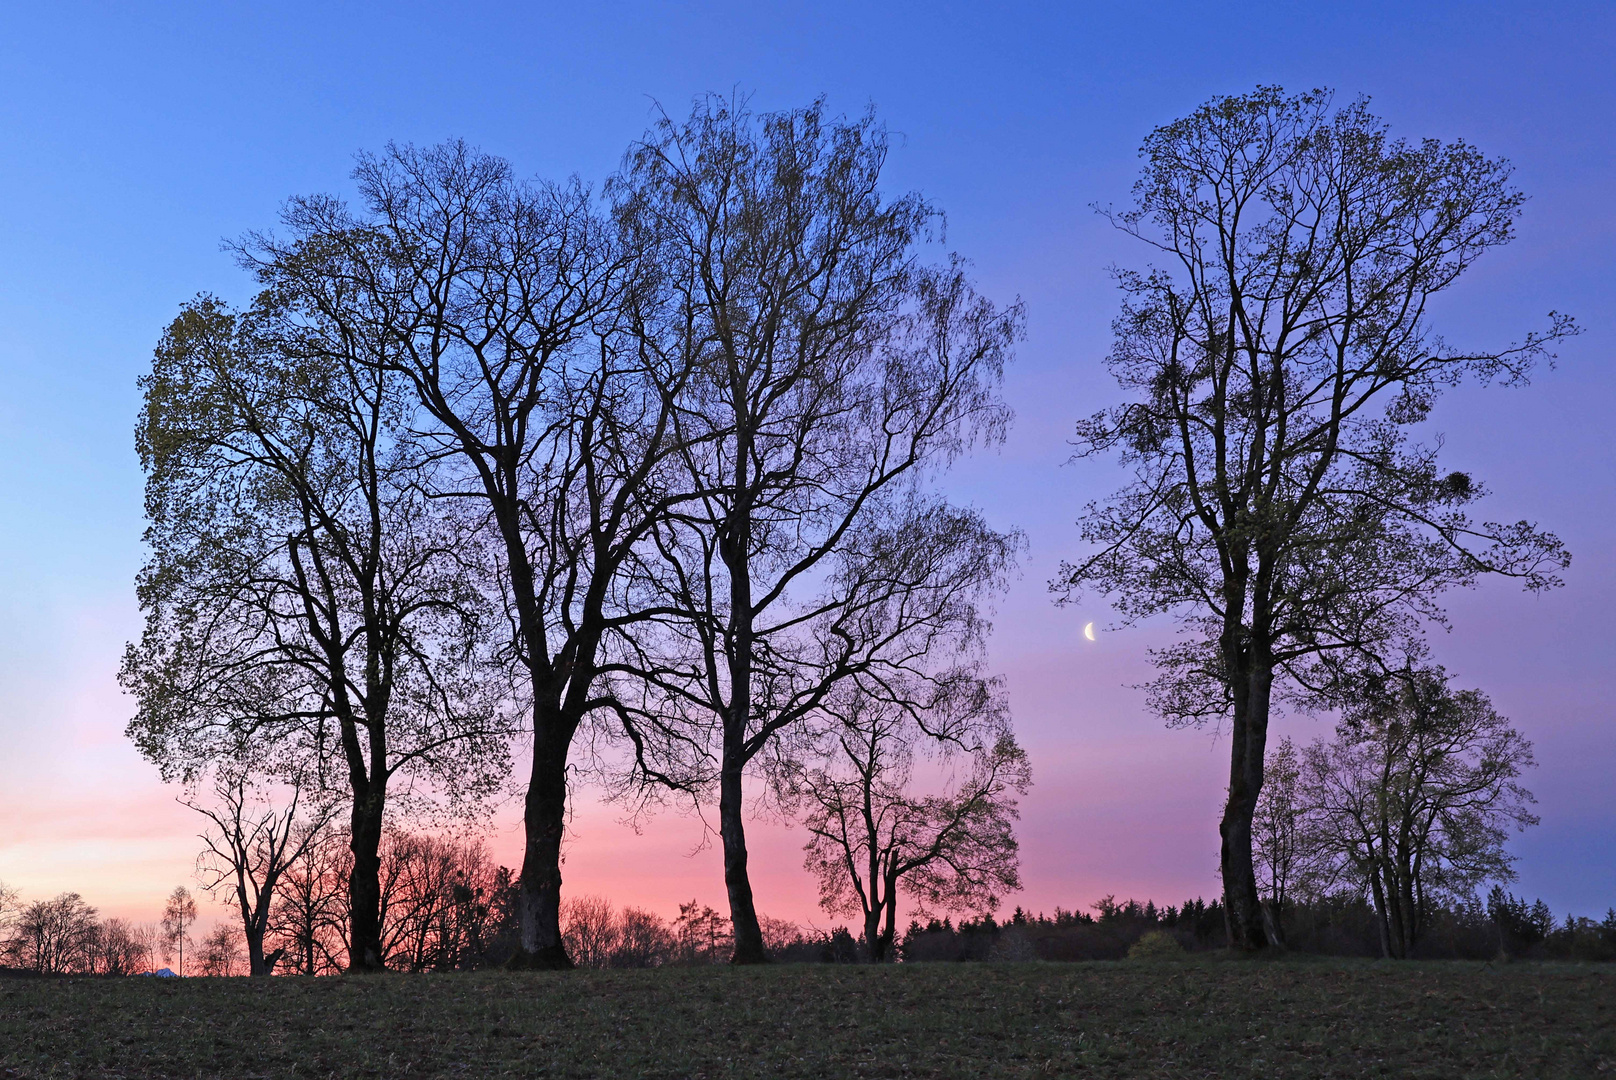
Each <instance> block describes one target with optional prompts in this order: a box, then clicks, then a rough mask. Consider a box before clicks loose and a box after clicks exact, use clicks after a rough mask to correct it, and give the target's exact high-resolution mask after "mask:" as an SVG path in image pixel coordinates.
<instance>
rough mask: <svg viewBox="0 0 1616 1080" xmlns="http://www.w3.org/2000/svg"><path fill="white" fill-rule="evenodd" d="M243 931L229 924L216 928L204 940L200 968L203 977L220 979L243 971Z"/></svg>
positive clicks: (220, 924)
mask: <svg viewBox="0 0 1616 1080" xmlns="http://www.w3.org/2000/svg"><path fill="white" fill-rule="evenodd" d="M241 946H242V934H241V931H240V930H238V929H236V928H235V927H233V926H231V925H230V924H229V923H227V922H222V923H219V924H217V925H216V926H214V928H213V929H212V930H209V931H208V932H207V935H206V936H205V937H203V939H202V950H201V955H200V957H199V961H200V962H199V965H198V966H199V967H200V968H201V969H202V974H203V975H208V976H212V977H214V978H220V977H224V976H229V975H235V974H237V973H238V972H239V971H240V970H241Z"/></svg>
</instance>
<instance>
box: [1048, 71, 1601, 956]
mask: <svg viewBox="0 0 1616 1080" xmlns="http://www.w3.org/2000/svg"><path fill="white" fill-rule="evenodd" d="M1142 156H1143V157H1144V158H1145V168H1144V174H1143V176H1142V177H1141V178H1140V180H1139V182H1138V183H1137V184H1136V185H1135V187H1134V196H1135V200H1136V202H1135V206H1134V207H1133V208H1132V209H1130V210H1128V211H1126V212H1124V213H1120V214H1116V215H1113V216H1112V221H1113V222H1114V223H1115V224H1116V225H1117V226H1118V227H1120V228H1121V229H1122V230H1123V231H1124V232H1126V233H1128V234H1129V235H1131V236H1134V237H1136V238H1138V239H1140V240H1143V241H1145V242H1146V243H1147V244H1149V245H1150V246H1151V247H1152V248H1153V249H1154V250H1155V252H1156V253H1157V254H1158V255H1160V256H1161V258H1162V265H1160V266H1159V267H1157V268H1155V269H1153V270H1151V271H1150V272H1148V273H1140V272H1132V271H1123V272H1121V273H1119V281H1120V284H1121V287H1122V290H1123V293H1124V297H1125V299H1124V303H1123V310H1122V315H1121V316H1120V317H1119V318H1118V319H1117V321H1116V323H1115V334H1116V336H1115V343H1114V345H1113V347H1112V350H1111V353H1110V355H1109V357H1108V358H1107V364H1108V366H1109V368H1110V370H1111V372H1112V373H1113V374H1114V375H1115V376H1116V378H1117V380H1118V382H1119V383H1120V384H1121V386H1122V387H1123V388H1124V389H1125V390H1126V391H1128V392H1129V400H1128V401H1127V402H1126V403H1125V404H1123V405H1121V406H1119V407H1117V408H1115V409H1113V410H1111V411H1109V412H1106V413H1101V414H1098V415H1096V416H1094V417H1093V418H1091V419H1090V420H1087V421H1085V422H1083V423H1081V424H1079V425H1078V432H1077V435H1078V439H1077V447H1078V454H1079V456H1082V455H1089V454H1098V453H1103V452H1107V451H1111V450H1117V451H1120V453H1121V457H1122V460H1123V462H1124V463H1125V464H1126V465H1127V466H1129V467H1131V468H1132V470H1133V472H1134V480H1133V482H1132V483H1130V484H1129V485H1128V486H1126V487H1124V488H1123V489H1121V490H1120V491H1119V492H1118V493H1117V494H1116V495H1114V496H1112V497H1111V498H1110V499H1108V500H1106V501H1104V502H1101V503H1098V504H1091V505H1090V506H1089V508H1088V509H1087V511H1086V513H1085V516H1084V519H1083V521H1082V523H1081V524H1082V534H1083V538H1084V539H1085V540H1086V541H1088V542H1089V543H1090V544H1091V545H1092V546H1093V553H1092V554H1090V555H1089V556H1088V557H1087V558H1085V559H1084V560H1082V561H1081V562H1078V563H1075V564H1068V565H1066V566H1064V567H1063V568H1062V571H1061V575H1060V577H1059V578H1058V579H1057V580H1056V581H1055V582H1053V583H1052V587H1053V588H1054V589H1055V590H1056V591H1057V592H1059V593H1061V594H1063V595H1064V596H1065V597H1066V598H1067V599H1068V600H1070V599H1073V598H1075V597H1076V596H1077V595H1078V594H1079V592H1080V590H1082V589H1084V588H1094V589H1097V590H1099V591H1100V592H1102V593H1107V594H1110V595H1111V596H1112V597H1113V600H1114V602H1115V604H1116V605H1117V607H1118V608H1119V609H1120V610H1121V612H1122V613H1123V615H1124V616H1125V617H1126V618H1127V619H1129V620H1134V619H1141V618H1145V617H1148V616H1151V615H1155V614H1158V613H1170V614H1173V615H1175V616H1177V617H1178V618H1179V619H1180V621H1181V623H1182V624H1183V626H1184V629H1185V635H1186V636H1185V637H1184V639H1183V640H1182V641H1181V643H1180V644H1178V645H1177V646H1175V647H1171V648H1167V649H1163V650H1161V651H1160V652H1158V653H1157V654H1156V657H1155V658H1156V661H1157V663H1158V665H1159V667H1160V668H1161V670H1162V674H1161V676H1160V677H1159V678H1158V680H1157V681H1156V682H1155V683H1154V684H1153V688H1152V694H1151V700H1152V703H1153V705H1154V706H1155V708H1156V709H1157V710H1158V711H1159V712H1160V713H1161V714H1162V715H1164V716H1165V717H1166V718H1167V719H1168V720H1169V722H1172V723H1200V722H1203V721H1205V720H1207V719H1209V718H1217V719H1218V720H1219V721H1220V722H1226V723H1227V724H1228V731H1229V735H1230V739H1229V746H1230V769H1229V787H1228V799H1227V803H1226V805H1225V809H1224V814H1223V819H1222V822H1221V825H1220V832H1221V834H1222V853H1221V856H1220V865H1221V868H1222V874H1223V888H1224V898H1225V901H1226V908H1225V910H1226V916H1227V919H1228V923H1229V939H1230V942H1231V943H1232V944H1233V945H1234V946H1235V947H1236V948H1240V949H1257V948H1261V947H1262V946H1263V945H1264V944H1265V943H1266V942H1267V941H1268V940H1269V934H1268V933H1267V932H1266V931H1265V928H1264V925H1263V919H1262V910H1261V904H1260V902H1259V896H1258V890H1257V881H1256V877H1255V874H1254V871H1253V866H1252V854H1251V842H1252V841H1251V824H1252V815H1253V812H1254V810H1255V808H1256V805H1257V799H1258V797H1259V796H1260V794H1261V792H1262V785H1263V760H1264V754H1265V752H1266V747H1267V738H1268V724H1269V714H1270V709H1271V703H1272V700H1273V696H1274V694H1275V692H1276V689H1277V690H1279V691H1281V692H1283V691H1284V690H1285V689H1286V687H1288V686H1296V685H1301V686H1311V687H1313V688H1315V689H1318V688H1321V687H1322V686H1324V685H1325V684H1326V683H1327V682H1328V681H1329V680H1330V679H1331V678H1332V677H1333V676H1332V672H1334V671H1336V670H1338V669H1340V667H1341V666H1342V664H1343V663H1345V662H1346V661H1345V660H1344V659H1343V658H1344V657H1348V656H1363V655H1392V654H1393V649H1394V646H1395V643H1396V642H1397V641H1398V640H1401V639H1407V638H1409V637H1410V636H1411V635H1413V634H1414V633H1415V631H1416V625H1415V624H1417V623H1419V622H1420V621H1423V620H1440V619H1441V617H1442V613H1441V610H1440V609H1439V607H1438V597H1439V595H1440V594H1441V593H1442V591H1443V590H1445V589H1448V588H1451V587H1454V586H1465V585H1470V584H1472V583H1473V582H1475V581H1476V580H1477V579H1478V578H1480V577H1481V576H1483V575H1485V574H1500V575H1507V576H1511V577H1515V578H1518V579H1520V580H1521V581H1522V582H1523V583H1524V584H1525V585H1526V587H1528V588H1530V589H1545V588H1548V587H1551V586H1553V585H1555V584H1557V583H1558V579H1557V578H1556V576H1555V574H1556V572H1557V571H1559V570H1560V569H1561V568H1563V567H1564V566H1565V565H1566V564H1567V562H1568V556H1567V554H1566V552H1565V549H1564V548H1563V547H1562V546H1561V544H1560V542H1559V541H1558V540H1557V539H1555V537H1554V536H1552V535H1550V534H1548V533H1544V532H1540V531H1538V530H1537V529H1536V528H1535V527H1534V526H1532V525H1530V524H1528V523H1526V522H1520V523H1518V524H1513V525H1504V524H1493V523H1487V522H1477V521H1474V520H1472V518H1471V517H1470V516H1469V514H1468V513H1467V512H1466V509H1465V508H1466V507H1467V506H1468V505H1470V504H1472V503H1474V502H1475V501H1476V500H1477V499H1479V498H1480V497H1481V496H1482V495H1483V494H1484V491H1483V488H1482V486H1481V485H1480V484H1479V483H1478V482H1476V481H1475V480H1473V479H1471V477H1470V476H1469V475H1468V474H1466V473H1463V472H1444V471H1443V470H1441V469H1440V468H1439V467H1438V462H1437V454H1436V451H1435V449H1433V448H1431V447H1428V446H1423V445H1420V444H1419V443H1417V442H1415V441H1413V440H1412V439H1411V438H1410V427H1411V426H1412V425H1415V424H1418V423H1420V422H1421V421H1424V420H1425V419H1426V418H1427V417H1428V416H1429V414H1430V412H1431V408H1432V406H1433V404H1434V402H1435V400H1436V398H1437V396H1438V395H1439V393H1440V392H1441V390H1442V389H1443V388H1445V387H1448V386H1451V385H1454V384H1456V383H1458V382H1460V381H1462V380H1465V379H1474V380H1477V381H1480V382H1484V383H1485V382H1488V381H1501V382H1505V383H1518V382H1522V381H1524V380H1525V379H1526V377H1527V375H1528V373H1529V372H1530V371H1531V369H1532V367H1533V365H1534V363H1536V362H1537V361H1539V360H1541V359H1542V358H1543V357H1544V356H1545V354H1546V350H1547V347H1548V346H1549V345H1550V344H1551V343H1552V342H1553V341H1554V340H1556V339H1559V338H1562V337H1565V336H1566V335H1568V334H1570V333H1572V332H1574V327H1573V326H1572V324H1571V323H1570V321H1569V320H1568V319H1566V318H1564V317H1561V316H1557V315H1556V316H1552V322H1551V325H1550V327H1549V329H1548V330H1546V331H1545V332H1543V333H1534V334H1529V335H1528V336H1527V337H1526V338H1525V340H1524V341H1523V342H1522V343H1520V344H1517V345H1514V346H1511V347H1509V348H1506V349H1502V350H1493V351H1489V350H1468V349H1457V348H1454V347H1452V346H1450V345H1448V344H1447V343H1446V342H1445V341H1444V340H1443V339H1441V338H1440V337H1438V336H1436V335H1435V333H1434V332H1433V331H1432V330H1431V327H1430V324H1429V317H1428V312H1429V307H1430V304H1431V301H1432V300H1433V298H1434V297H1436V296H1437V295H1438V294H1439V293H1441V292H1442V291H1443V290H1445V289H1447V288H1448V287H1449V286H1451V285H1452V284H1454V282H1456V281H1457V280H1458V279H1459V277H1460V276H1461V275H1462V274H1463V273H1464V271H1465V270H1466V269H1468V268H1469V267H1470V266H1471V265H1472V264H1473V263H1474V262H1475V260H1476V259H1477V258H1479V257H1480V256H1481V255H1482V254H1483V253H1484V252H1486V251H1487V250H1488V249H1490V248H1494V247H1497V246H1499V245H1501V244H1504V243H1506V242H1507V241H1508V240H1509V239H1510V237H1511V234H1512V231H1513V228H1514V222H1515V218H1516V215H1517V213H1518V211H1519V208H1520V206H1521V201H1522V196H1521V194H1520V192H1518V191H1517V190H1515V189H1514V188H1513V187H1511V186H1510V183H1509V173H1510V170H1509V167H1508V165H1507V164H1506V163H1504V162H1502V161H1499V160H1494V159H1489V158H1487V157H1486V156H1484V155H1483V154H1481V153H1480V152H1479V151H1477V150H1476V149H1474V148H1473V147H1470V146H1468V145H1466V144H1464V143H1462V142H1454V143H1447V144H1444V143H1440V142H1436V141H1432V140H1427V141H1425V142H1421V143H1418V144H1410V143H1406V142H1403V141H1399V140H1394V139H1392V138H1391V137H1390V136H1389V135H1388V133H1387V129H1386V126H1385V125H1384V124H1383V123H1382V122H1381V121H1380V120H1378V119H1376V118H1375V117H1374V116H1373V115H1372V114H1371V113H1370V112H1369V110H1368V107H1367V105H1366V103H1365V102H1363V101H1356V102H1353V103H1352V104H1350V105H1347V106H1345V107H1344V108H1340V109H1333V106H1332V102H1331V98H1330V95H1329V94H1328V93H1325V92H1322V91H1315V92H1312V93H1306V94H1301V95H1297V96H1287V95H1286V94H1285V93H1284V92H1283V91H1282V90H1280V89H1278V88H1276V87H1261V88H1259V89H1257V90H1256V91H1254V92H1252V93H1250V94H1247V95H1245V96H1241V97H1220V98H1215V99H1213V100H1212V101H1211V102H1209V103H1208V104H1206V105H1204V106H1202V107H1201V108H1199V109H1197V110H1196V111H1195V112H1194V113H1193V114H1191V115H1190V116H1188V117H1186V118H1184V119H1182V120H1179V121H1176V122H1174V123H1172V124H1169V125H1167V126H1166V127H1162V128H1159V129H1157V130H1156V131H1155V132H1153V133H1152V134H1151V135H1150V137H1149V138H1148V139H1146V141H1145V144H1144V147H1143V150H1142ZM1348 666H1350V665H1348Z"/></svg>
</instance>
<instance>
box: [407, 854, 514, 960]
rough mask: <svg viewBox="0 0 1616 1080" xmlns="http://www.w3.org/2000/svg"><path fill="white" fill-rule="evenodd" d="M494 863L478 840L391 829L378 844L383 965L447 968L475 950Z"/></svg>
mask: <svg viewBox="0 0 1616 1080" xmlns="http://www.w3.org/2000/svg"><path fill="white" fill-rule="evenodd" d="M493 886H494V868H493V865H492V864H491V863H490V861H489V859H488V853H487V851H486V850H485V849H484V847H483V844H482V841H480V840H472V841H469V842H465V841H459V840H456V839H454V838H453V837H439V836H431V835H428V834H424V833H406V832H401V831H395V832H393V833H391V834H390V835H389V836H388V837H387V840H386V842H385V843H384V844H383V848H382V898H383V907H382V916H383V917H382V923H383V942H384V944H385V947H386V956H387V960H388V965H389V966H390V967H396V968H399V969H401V970H405V971H452V970H454V969H456V968H458V967H460V966H462V964H463V963H465V962H466V961H468V960H470V959H472V958H474V957H477V956H479V955H480V953H481V940H482V934H483V930H484V924H485V922H486V920H487V917H488V910H487V904H488V897H489V894H490V893H491V891H492V889H493Z"/></svg>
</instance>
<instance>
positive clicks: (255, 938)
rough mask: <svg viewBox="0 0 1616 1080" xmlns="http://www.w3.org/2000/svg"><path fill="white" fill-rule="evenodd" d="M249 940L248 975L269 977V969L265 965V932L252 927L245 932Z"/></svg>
mask: <svg viewBox="0 0 1616 1080" xmlns="http://www.w3.org/2000/svg"><path fill="white" fill-rule="evenodd" d="M245 937H246V938H247V974H248V975H252V976H259V975H268V974H269V968H268V967H266V966H265V965H264V932H263V931H262V930H254V929H252V928H251V927H249V928H247V930H246V931H245Z"/></svg>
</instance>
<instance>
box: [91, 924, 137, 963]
mask: <svg viewBox="0 0 1616 1080" xmlns="http://www.w3.org/2000/svg"><path fill="white" fill-rule="evenodd" d="M148 951H149V950H148V949H147V945H146V942H145V941H144V940H142V936H141V933H140V930H139V928H138V927H135V926H132V925H130V923H129V922H128V921H127V920H124V919H108V920H107V921H106V922H104V923H102V924H100V926H98V927H97V928H96V935H95V945H94V947H93V950H92V952H93V960H92V962H91V964H90V969H91V970H92V971H94V972H95V973H96V974H98V975H133V974H135V973H137V972H139V971H142V970H147V969H148V962H147V961H148Z"/></svg>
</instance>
